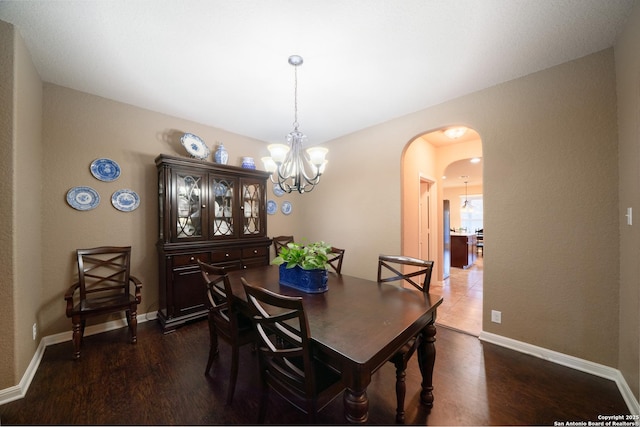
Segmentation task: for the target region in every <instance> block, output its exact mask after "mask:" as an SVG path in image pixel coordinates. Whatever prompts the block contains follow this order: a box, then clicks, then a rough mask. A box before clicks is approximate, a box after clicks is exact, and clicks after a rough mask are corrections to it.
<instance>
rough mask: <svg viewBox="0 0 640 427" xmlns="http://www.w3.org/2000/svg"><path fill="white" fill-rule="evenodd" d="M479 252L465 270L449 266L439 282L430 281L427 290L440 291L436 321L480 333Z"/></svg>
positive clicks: (436, 292) (463, 330)
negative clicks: (449, 273) (447, 276)
mask: <svg viewBox="0 0 640 427" xmlns="http://www.w3.org/2000/svg"><path fill="white" fill-rule="evenodd" d="M482 261H483V260H482V252H480V256H478V258H477V260H476V262H475V263H474V265H473V266H472V267H470V268H468V269H467V270H463V269H461V268H454V267H451V275H450V276H449V278H448V279H445V280H444V281H442V282H431V288H430V292H431V293H433V294H437V295H442V296H443V298H444V300H443V301H442V305H441V306H440V308H439V309H438V317H437V320H436V325H442V326H446V327H449V328H453V329H456V330H459V331H461V332H466V333H468V334H471V335H474V336H479V335H480V332H482V267H483V263H482Z"/></svg>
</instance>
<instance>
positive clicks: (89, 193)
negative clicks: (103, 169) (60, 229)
mask: <svg viewBox="0 0 640 427" xmlns="http://www.w3.org/2000/svg"><path fill="white" fill-rule="evenodd" d="M67 203H69V206H71V207H72V208H74V209H77V210H79V211H89V210H91V209H93V208H95V207H96V206H98V204H99V203H100V195H99V194H98V192H97V191H96V190H94V189H93V188H91V187H73V188H72V189H71V190H69V191H68V192H67Z"/></svg>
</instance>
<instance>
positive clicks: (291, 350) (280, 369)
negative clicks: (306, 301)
mask: <svg viewBox="0 0 640 427" xmlns="http://www.w3.org/2000/svg"><path fill="white" fill-rule="evenodd" d="M241 280H242V285H243V286H244V289H245V292H246V293H247V300H248V302H249V306H250V309H251V312H252V313H253V321H254V324H255V327H256V330H257V333H258V342H259V350H258V353H259V357H260V377H261V383H262V396H261V400H260V410H259V412H258V423H260V424H262V423H263V422H264V418H265V414H266V409H267V403H268V397H269V396H268V392H269V389H270V388H272V389H273V390H274V391H276V392H277V393H278V394H280V395H281V396H282V397H283V398H285V399H286V400H287V401H289V402H290V403H291V404H293V405H294V406H295V407H297V408H299V409H301V410H302V411H303V412H305V413H306V414H307V416H308V417H309V421H310V422H315V419H316V416H317V413H318V412H319V411H320V410H322V408H324V407H325V406H326V405H328V404H329V403H330V402H331V401H332V400H333V399H334V398H336V397H337V396H338V395H339V394H340V393H342V391H344V389H345V386H344V385H343V383H342V379H341V376H340V373H339V372H337V371H336V370H335V369H333V368H332V367H330V366H329V365H327V364H325V363H323V362H322V361H320V360H318V359H316V358H314V356H313V354H312V351H311V340H310V334H309V324H308V322H307V317H306V314H305V311H304V307H303V304H302V298H300V297H289V296H284V295H280V294H277V293H275V292H271V291H269V290H267V289H263V288H259V287H255V286H252V285H250V284H249V283H247V281H246V280H245V279H244V277H243V278H242V279H241Z"/></svg>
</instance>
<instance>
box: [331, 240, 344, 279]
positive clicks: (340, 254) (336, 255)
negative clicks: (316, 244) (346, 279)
mask: <svg viewBox="0 0 640 427" xmlns="http://www.w3.org/2000/svg"><path fill="white" fill-rule="evenodd" d="M344 251H345V250H344V249H339V248H336V247H335V246H331V250H330V251H329V253H327V258H328V259H327V263H329V265H330V266H331V268H333V269H334V270H335V272H336V273H338V274H342V259H343V258H344Z"/></svg>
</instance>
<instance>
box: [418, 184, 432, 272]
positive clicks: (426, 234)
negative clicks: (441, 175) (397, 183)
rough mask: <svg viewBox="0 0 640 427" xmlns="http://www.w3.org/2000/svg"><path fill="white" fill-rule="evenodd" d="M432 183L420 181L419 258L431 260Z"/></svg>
mask: <svg viewBox="0 0 640 427" xmlns="http://www.w3.org/2000/svg"><path fill="white" fill-rule="evenodd" d="M430 191H431V182H429V181H426V180H423V179H421V180H420V203H419V209H420V212H419V222H420V223H419V227H418V233H419V242H418V244H419V258H420V259H426V260H431V259H433V258H432V257H431V209H430V206H431V194H430Z"/></svg>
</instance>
